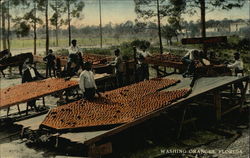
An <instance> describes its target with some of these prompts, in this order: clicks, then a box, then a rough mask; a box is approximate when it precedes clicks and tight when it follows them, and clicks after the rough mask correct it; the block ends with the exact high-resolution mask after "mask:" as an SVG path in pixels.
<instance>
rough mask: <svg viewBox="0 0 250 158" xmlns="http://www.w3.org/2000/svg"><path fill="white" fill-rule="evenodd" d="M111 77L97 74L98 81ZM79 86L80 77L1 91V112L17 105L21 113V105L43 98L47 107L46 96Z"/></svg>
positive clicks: (53, 80) (17, 86)
mask: <svg viewBox="0 0 250 158" xmlns="http://www.w3.org/2000/svg"><path fill="white" fill-rule="evenodd" d="M109 77H110V74H95V80H96V81H101V80H103V79H107V78H109ZM78 85H79V77H77V78H72V79H71V80H67V81H66V80H65V79H62V78H48V79H45V80H40V81H34V82H27V83H23V84H19V85H15V86H12V87H8V88H4V89H0V96H1V98H0V110H1V109H4V108H9V107H11V106H14V105H17V106H18V110H19V112H20V108H19V104H21V103H25V102H27V101H30V100H34V99H38V98H43V104H44V105H45V101H44V97H45V96H48V95H51V94H53V93H57V92H60V91H65V90H68V89H72V88H77V87H78Z"/></svg>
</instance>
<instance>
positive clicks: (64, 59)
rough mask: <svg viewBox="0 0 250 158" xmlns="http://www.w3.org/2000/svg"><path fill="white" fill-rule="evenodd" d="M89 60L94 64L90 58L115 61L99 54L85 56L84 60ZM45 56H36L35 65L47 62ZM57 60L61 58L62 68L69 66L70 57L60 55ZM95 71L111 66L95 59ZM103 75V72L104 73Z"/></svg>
mask: <svg viewBox="0 0 250 158" xmlns="http://www.w3.org/2000/svg"><path fill="white" fill-rule="evenodd" d="M85 57H86V58H87V61H89V62H92V61H91V59H89V57H91V58H95V57H96V58H100V59H101V60H103V59H106V60H107V61H112V60H113V59H114V57H112V56H105V55H98V54H85V55H83V60H84V58H85ZM43 58H44V57H43V56H37V55H36V56H34V62H35V63H44V62H45V61H43ZM56 58H59V59H60V61H61V66H63V67H65V66H67V60H68V56H62V55H58V56H56ZM92 67H93V69H94V70H97V71H98V70H100V69H108V68H109V67H110V66H109V65H107V64H104V63H101V61H98V59H95V61H94V62H93V66H92ZM102 73H103V71H102Z"/></svg>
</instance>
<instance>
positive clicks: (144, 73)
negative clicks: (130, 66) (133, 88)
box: [136, 55, 148, 82]
mask: <svg viewBox="0 0 250 158" xmlns="http://www.w3.org/2000/svg"><path fill="white" fill-rule="evenodd" d="M146 79H148V65H147V64H145V58H144V57H143V55H139V57H138V58H137V65H136V81H137V82H140V81H144V80H146Z"/></svg>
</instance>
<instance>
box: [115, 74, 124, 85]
mask: <svg viewBox="0 0 250 158" xmlns="http://www.w3.org/2000/svg"><path fill="white" fill-rule="evenodd" d="M116 83H117V86H118V87H122V86H123V73H122V72H117V73H116Z"/></svg>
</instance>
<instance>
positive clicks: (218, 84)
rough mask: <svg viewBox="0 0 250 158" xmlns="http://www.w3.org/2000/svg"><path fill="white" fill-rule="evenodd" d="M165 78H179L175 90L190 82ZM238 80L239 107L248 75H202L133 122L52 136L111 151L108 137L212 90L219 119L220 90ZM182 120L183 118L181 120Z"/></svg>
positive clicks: (188, 79)
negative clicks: (180, 94)
mask: <svg viewBox="0 0 250 158" xmlns="http://www.w3.org/2000/svg"><path fill="white" fill-rule="evenodd" d="M166 78H174V79H180V80H181V82H180V83H179V84H177V85H175V86H172V87H170V88H168V89H166V90H177V89H182V88H188V87H189V85H190V83H191V81H192V80H191V79H190V78H182V76H181V75H176V74H174V75H170V76H167V77H166ZM240 82H245V86H244V89H243V93H242V100H241V102H240V105H237V108H238V107H239V108H241V107H242V105H243V103H244V97H245V92H246V87H247V85H248V82H249V76H245V77H234V76H223V77H203V78H201V79H198V80H197V81H196V82H195V84H194V87H193V88H192V93H191V94H190V95H189V96H187V97H185V98H182V99H179V100H177V101H176V102H174V103H172V104H171V105H169V106H167V107H165V108H161V109H159V110H156V111H154V112H151V113H149V114H147V115H145V116H143V117H140V118H138V119H136V120H134V121H133V122H129V123H126V124H123V125H120V126H118V127H115V128H110V129H108V130H99V131H84V132H68V133H57V134H54V136H56V137H57V138H59V137H60V138H64V139H69V140H71V141H72V142H78V143H83V144H85V145H87V146H89V152H90V154H93V153H94V154H95V150H97V151H98V150H99V149H100V148H107V149H109V150H108V152H110V151H112V143H111V142H109V141H108V140H109V139H108V138H109V137H111V136H113V135H115V134H118V133H119V132H122V131H124V130H126V129H128V128H131V127H133V126H136V125H138V124H140V123H143V122H145V121H147V120H149V119H151V118H153V117H156V116H159V115H160V114H161V113H162V112H164V111H166V110H168V109H169V108H171V107H176V106H180V107H185V106H188V104H187V102H190V101H192V99H194V98H195V97H198V96H200V95H203V94H207V93H210V92H212V93H213V94H214V98H215V100H214V108H215V110H216V118H217V120H220V119H221V116H222V114H223V113H225V112H223V111H222V110H221V108H222V105H221V100H220V92H221V91H222V90H223V89H224V87H226V86H229V85H233V84H235V83H240ZM182 121H183V120H182ZM41 122H42V120H40V121H39V122H37V123H41ZM182 123H183V122H180V124H182ZM20 124H24V123H20ZM104 139H105V140H106V141H104V142H102V145H97V144H98V143H99V142H100V141H102V140H104Z"/></svg>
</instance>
